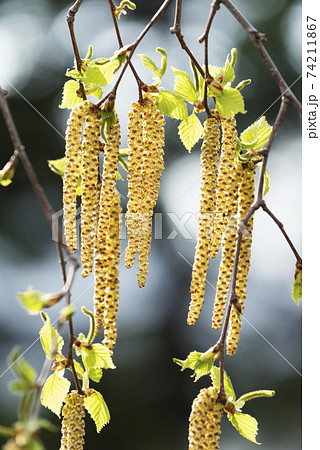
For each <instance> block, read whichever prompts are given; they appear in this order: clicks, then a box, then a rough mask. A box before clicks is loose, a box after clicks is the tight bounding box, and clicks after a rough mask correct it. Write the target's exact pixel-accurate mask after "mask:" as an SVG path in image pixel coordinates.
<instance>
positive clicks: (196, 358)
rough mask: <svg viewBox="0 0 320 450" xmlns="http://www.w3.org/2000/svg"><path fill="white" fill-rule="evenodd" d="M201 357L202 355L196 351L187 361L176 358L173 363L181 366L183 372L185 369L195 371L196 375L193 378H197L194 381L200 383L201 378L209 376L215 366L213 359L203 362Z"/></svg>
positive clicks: (190, 354)
mask: <svg viewBox="0 0 320 450" xmlns="http://www.w3.org/2000/svg"><path fill="white" fill-rule="evenodd" d="M201 356H202V353H200V352H196V351H194V352H191V353H189V355H188V356H187V358H186V359H185V360H181V359H177V358H174V359H173V361H174V362H175V363H176V364H178V365H179V366H181V371H183V370H185V369H191V370H193V371H194V373H193V375H191V376H192V377H195V380H194V381H198V380H199V378H201V377H203V376H204V375H208V374H209V373H210V372H211V370H212V368H213V364H214V360H213V359H209V360H208V359H207V360H205V361H202V360H201Z"/></svg>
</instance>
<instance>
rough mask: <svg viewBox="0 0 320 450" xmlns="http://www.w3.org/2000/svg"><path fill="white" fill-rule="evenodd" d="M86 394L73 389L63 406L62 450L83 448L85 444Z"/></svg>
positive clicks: (79, 449)
mask: <svg viewBox="0 0 320 450" xmlns="http://www.w3.org/2000/svg"><path fill="white" fill-rule="evenodd" d="M84 416H85V412H84V395H80V394H78V392H77V391H72V392H71V393H70V394H68V395H67V397H66V399H65V405H64V406H63V408H62V430H61V431H62V436H61V445H60V450H82V449H83V446H84V434H85V428H84V427H85V423H84Z"/></svg>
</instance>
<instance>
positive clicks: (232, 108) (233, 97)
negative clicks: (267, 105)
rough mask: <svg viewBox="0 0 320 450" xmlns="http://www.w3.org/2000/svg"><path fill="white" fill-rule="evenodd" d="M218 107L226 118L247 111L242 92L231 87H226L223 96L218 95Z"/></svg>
mask: <svg viewBox="0 0 320 450" xmlns="http://www.w3.org/2000/svg"><path fill="white" fill-rule="evenodd" d="M216 108H217V110H218V111H219V113H220V114H221V116H222V117H224V118H225V119H228V118H229V117H233V116H235V115H236V114H237V113H239V112H240V113H242V114H245V113H246V111H245V109H244V101H243V97H242V95H241V93H240V92H239V91H238V90H237V89H233V88H230V87H224V88H223V90H222V92H221V96H220V97H216Z"/></svg>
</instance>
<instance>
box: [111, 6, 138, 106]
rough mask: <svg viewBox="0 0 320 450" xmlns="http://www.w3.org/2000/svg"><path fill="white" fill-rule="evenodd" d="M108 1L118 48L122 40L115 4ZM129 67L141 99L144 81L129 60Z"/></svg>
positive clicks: (121, 45)
mask: <svg viewBox="0 0 320 450" xmlns="http://www.w3.org/2000/svg"><path fill="white" fill-rule="evenodd" d="M108 1H109V6H110V10H111V16H112V21H113V25H114V29H115V32H116V36H117V40H118V44H119V48H121V47H123V41H122V38H121V34H120V30H119V25H118V20H117V17H116V15H115V9H116V6H115V4H114V2H113V0H108ZM129 67H130V69H131V72H132V73H133V76H134V77H135V79H136V82H137V85H138V90H139V100H140V101H142V89H141V87H142V86H143V85H144V82H143V81H142V80H141V78H140V77H139V75H138V73H137V71H136V69H135V68H134V66H133V64H132V62H131V61H130V62H129Z"/></svg>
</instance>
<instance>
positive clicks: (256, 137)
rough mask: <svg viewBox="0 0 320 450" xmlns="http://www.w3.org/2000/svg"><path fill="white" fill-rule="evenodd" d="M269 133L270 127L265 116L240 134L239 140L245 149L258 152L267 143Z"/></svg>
mask: <svg viewBox="0 0 320 450" xmlns="http://www.w3.org/2000/svg"><path fill="white" fill-rule="evenodd" d="M271 131H272V126H271V125H269V124H268V122H267V120H266V118H265V116H262V117H261V118H260V119H259V120H256V121H255V122H254V123H253V124H252V125H250V126H249V127H248V128H246V129H245V130H244V131H243V132H242V133H241V135H240V140H241V142H242V143H243V144H246V146H247V148H251V149H252V150H255V151H258V150H261V149H262V148H263V146H264V145H265V143H266V142H267V141H268V139H269V136H270V134H271Z"/></svg>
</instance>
